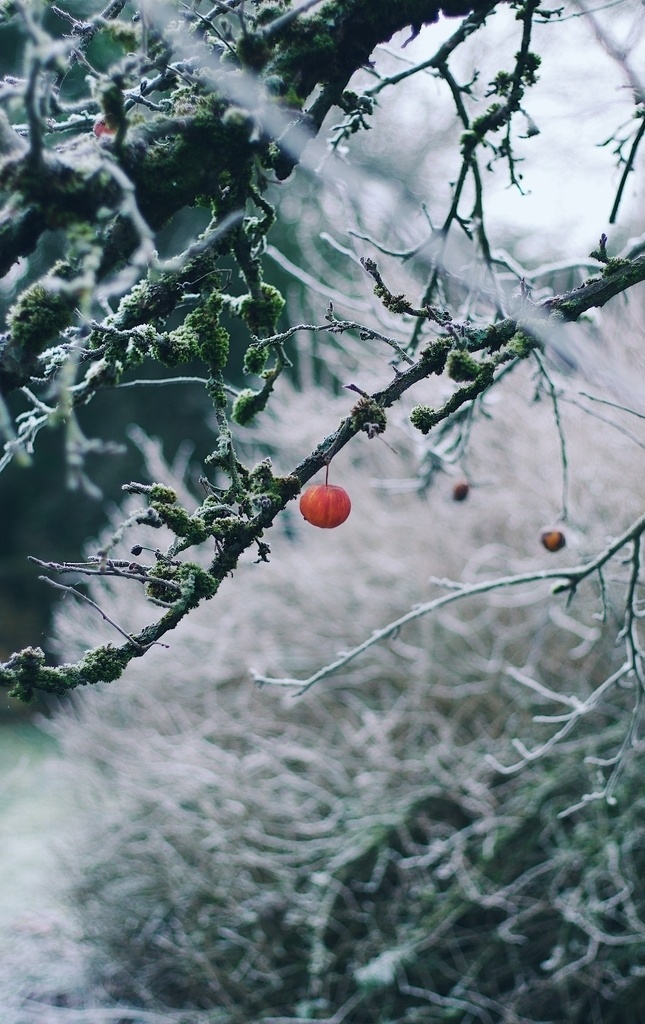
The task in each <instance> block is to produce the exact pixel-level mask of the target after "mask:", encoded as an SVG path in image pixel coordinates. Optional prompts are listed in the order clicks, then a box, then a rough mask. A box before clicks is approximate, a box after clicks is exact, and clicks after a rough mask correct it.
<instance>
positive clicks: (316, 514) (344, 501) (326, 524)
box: [300, 484, 352, 530]
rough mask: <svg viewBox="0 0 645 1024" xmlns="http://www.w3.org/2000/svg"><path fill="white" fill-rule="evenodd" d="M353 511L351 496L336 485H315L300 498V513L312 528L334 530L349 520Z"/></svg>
mask: <svg viewBox="0 0 645 1024" xmlns="http://www.w3.org/2000/svg"><path fill="white" fill-rule="evenodd" d="M351 510H352V503H351V501H350V500H349V494H348V493H347V491H346V490H345V489H344V487H337V486H336V484H314V485H313V487H308V488H307V490H306V491H305V492H304V494H303V495H302V496H301V498H300V511H301V512H302V514H303V516H304V517H305V519H306V520H307V522H308V523H311V525H312V526H319V527H320V528H321V529H322V530H332V529H333V528H334V527H335V526H340V524H341V523H344V522H345V520H346V519H347V517H348V515H349V513H350V512H351Z"/></svg>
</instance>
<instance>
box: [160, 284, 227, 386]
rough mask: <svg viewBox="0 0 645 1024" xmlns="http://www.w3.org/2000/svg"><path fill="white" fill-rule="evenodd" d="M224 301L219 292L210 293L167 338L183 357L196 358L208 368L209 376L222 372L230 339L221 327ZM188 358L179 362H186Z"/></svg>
mask: <svg viewBox="0 0 645 1024" xmlns="http://www.w3.org/2000/svg"><path fill="white" fill-rule="evenodd" d="M222 306H223V300H222V296H221V294H220V293H219V292H212V293H211V294H210V295H209V296H208V298H207V299H206V300H205V301H204V302H202V303H201V305H199V306H198V307H197V309H194V310H193V311H192V313H189V314H188V316H187V317H186V319H185V320H184V322H183V324H182V326H181V327H178V328H177V330H176V331H172V332H171V334H170V335H169V336H168V337H169V338H171V339H173V344H176V346H177V352H178V353H179V354H181V355H182V357H186V356H187V358H188V359H189V358H192V356H193V355H198V356H199V357H200V358H201V359H202V360H203V361H204V362H205V363H206V365H207V366H208V367H209V369H210V371H211V373H217V372H218V371H220V370H223V369H224V367H225V366H226V364H227V362H228V353H229V345H230V336H229V333H228V331H227V330H226V329H225V328H224V327H222V326H221V325H220V322H219V317H220V313H221V312H222ZM187 358H182V362H186V361H187Z"/></svg>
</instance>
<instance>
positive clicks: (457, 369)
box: [447, 349, 482, 384]
mask: <svg viewBox="0 0 645 1024" xmlns="http://www.w3.org/2000/svg"><path fill="white" fill-rule="evenodd" d="M481 369H482V367H481V364H480V363H478V362H477V360H476V359H475V358H473V356H471V355H470V353H469V352H464V351H463V350H462V349H457V350H453V351H452V352H451V353H450V355H449V356H448V363H447V370H448V376H449V377H450V378H451V379H452V380H455V381H457V382H458V383H460V384H461V383H464V382H465V381H470V380H476V379H477V377H478V376H479V374H480V372H481Z"/></svg>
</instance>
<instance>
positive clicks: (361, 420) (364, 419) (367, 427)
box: [352, 398, 387, 437]
mask: <svg viewBox="0 0 645 1024" xmlns="http://www.w3.org/2000/svg"><path fill="white" fill-rule="evenodd" d="M352 426H353V428H354V430H364V431H365V433H366V434H367V435H368V436H369V437H375V436H376V435H377V434H382V433H383V432H384V430H385V428H386V427H387V416H386V414H385V410H384V409H383V408H382V407H381V406H380V405H379V404H378V402H375V401H374V399H373V398H361V400H360V401H359V402H358V403H357V404H356V405H355V406H354V408H353V409H352Z"/></svg>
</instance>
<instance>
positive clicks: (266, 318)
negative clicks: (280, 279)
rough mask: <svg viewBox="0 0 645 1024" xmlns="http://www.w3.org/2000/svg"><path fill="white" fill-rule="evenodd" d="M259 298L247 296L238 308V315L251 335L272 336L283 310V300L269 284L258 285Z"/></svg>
mask: <svg viewBox="0 0 645 1024" xmlns="http://www.w3.org/2000/svg"><path fill="white" fill-rule="evenodd" d="M260 291H261V298H255V297H254V296H252V295H247V296H245V298H243V299H242V301H241V302H240V306H239V314H240V316H241V317H242V319H243V320H244V323H245V324H246V325H247V327H248V328H249V330H250V332H251V334H254V335H257V336H262V335H267V334H273V332H274V331H275V329H276V324H277V322H278V318H279V316H280V314H281V313H282V310H283V309H284V305H285V300H284V299H283V297H282V295H281V294H280V292H279V291H278V289H277V288H274V287H273V285H271V284H264V283H263V284H261V285H260Z"/></svg>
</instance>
